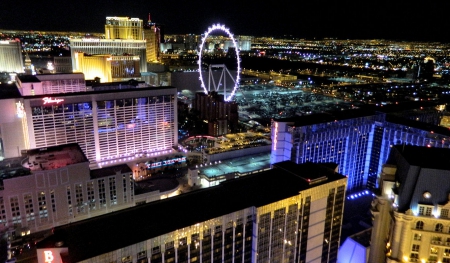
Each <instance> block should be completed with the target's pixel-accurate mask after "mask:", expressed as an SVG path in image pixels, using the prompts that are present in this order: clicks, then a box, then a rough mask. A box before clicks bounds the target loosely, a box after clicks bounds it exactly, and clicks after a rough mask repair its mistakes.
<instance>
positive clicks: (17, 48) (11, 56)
mask: <svg viewBox="0 0 450 263" xmlns="http://www.w3.org/2000/svg"><path fill="white" fill-rule="evenodd" d="M2 71H3V72H15V73H22V72H24V65H23V58H22V46H21V44H20V41H19V40H1V41H0V72H2Z"/></svg>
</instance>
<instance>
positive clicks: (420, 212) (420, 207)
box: [419, 206, 424, 216]
mask: <svg viewBox="0 0 450 263" xmlns="http://www.w3.org/2000/svg"><path fill="white" fill-rule="evenodd" d="M423 211H424V207H423V206H419V215H421V216H422V215H423Z"/></svg>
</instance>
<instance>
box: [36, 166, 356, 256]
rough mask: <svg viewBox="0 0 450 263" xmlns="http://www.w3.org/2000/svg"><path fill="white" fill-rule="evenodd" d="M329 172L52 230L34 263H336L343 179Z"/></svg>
mask: <svg viewBox="0 0 450 263" xmlns="http://www.w3.org/2000/svg"><path fill="white" fill-rule="evenodd" d="M335 168H336V165H335V164H315V163H305V164H300V165H298V164H295V163H292V162H282V163H279V164H275V165H274V167H273V169H270V170H266V171H263V172H260V173H255V174H251V175H247V176H244V177H240V178H237V179H234V180H229V181H225V182H222V183H221V184H219V185H217V186H215V187H211V188H206V189H202V190H197V191H193V192H190V193H186V194H181V195H178V196H175V197H171V198H168V199H163V200H159V201H154V202H151V203H147V204H143V205H139V206H136V207H133V208H129V209H125V210H121V211H117V212H114V213H110V214H106V215H103V216H100V217H96V218H93V219H88V220H84V221H80V222H77V223H76V224H69V225H65V226H60V227H56V228H54V230H53V234H52V235H50V236H49V237H47V238H46V239H44V240H42V241H41V242H40V243H38V245H37V262H39V263H44V262H48V261H49V260H50V259H51V260H52V261H56V262H59V261H61V260H63V261H64V262H86V263H87V262H91V263H94V262H124V263H125V262H139V263H144V262H145V263H147V262H151V263H157V262H159V263H165V262H179V263H181V262H191V263H195V262H198V263H207V262H229V263H231V262H248V263H250V262H257V263H263V262H292V263H294V262H298V263H300V262H336V260H337V252H338V248H339V242H340V233H341V225H342V214H343V209H344V207H343V206H344V200H345V189H346V182H347V178H346V177H345V176H343V175H341V174H339V173H336V171H335ZM75 233H76V234H75Z"/></svg>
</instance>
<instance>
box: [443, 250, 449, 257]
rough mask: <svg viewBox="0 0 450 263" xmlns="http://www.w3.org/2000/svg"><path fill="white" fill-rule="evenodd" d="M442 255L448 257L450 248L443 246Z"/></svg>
mask: <svg viewBox="0 0 450 263" xmlns="http://www.w3.org/2000/svg"><path fill="white" fill-rule="evenodd" d="M443 256H444V257H450V248H445V249H444V254H443Z"/></svg>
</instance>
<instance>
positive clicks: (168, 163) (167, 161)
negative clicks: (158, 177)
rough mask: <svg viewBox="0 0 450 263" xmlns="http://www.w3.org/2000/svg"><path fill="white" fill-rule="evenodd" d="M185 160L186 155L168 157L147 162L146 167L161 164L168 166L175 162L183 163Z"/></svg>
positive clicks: (154, 166) (155, 166) (149, 167)
mask: <svg viewBox="0 0 450 263" xmlns="http://www.w3.org/2000/svg"><path fill="white" fill-rule="evenodd" d="M183 162H186V157H180V158H174V159H170V160H164V161H159V162H154V163H152V162H147V163H146V165H147V169H152V168H157V167H161V166H168V165H173V164H175V163H183Z"/></svg>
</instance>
